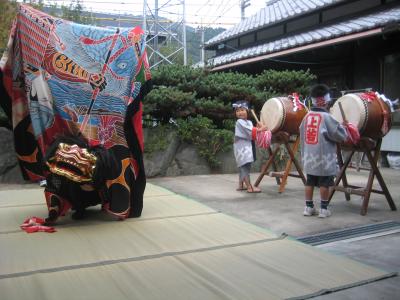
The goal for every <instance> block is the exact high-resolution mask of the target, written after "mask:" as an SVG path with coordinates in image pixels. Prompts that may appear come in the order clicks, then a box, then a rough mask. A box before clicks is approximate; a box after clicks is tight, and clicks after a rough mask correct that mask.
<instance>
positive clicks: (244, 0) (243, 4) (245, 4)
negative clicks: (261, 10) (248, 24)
mask: <svg viewBox="0 0 400 300" xmlns="http://www.w3.org/2000/svg"><path fill="white" fill-rule="evenodd" d="M250 5H251V4H250V0H241V1H240V17H241V20H242V21H243V20H244V19H245V18H246V17H245V12H244V11H245V9H246V7H249V6H250Z"/></svg>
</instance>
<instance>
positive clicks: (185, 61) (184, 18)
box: [182, 0, 187, 66]
mask: <svg viewBox="0 0 400 300" xmlns="http://www.w3.org/2000/svg"><path fill="white" fill-rule="evenodd" d="M182 5H183V19H182V28H183V29H182V30H183V33H182V34H183V65H184V66H187V44H186V5H185V0H182Z"/></svg>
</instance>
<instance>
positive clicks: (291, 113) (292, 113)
mask: <svg viewBox="0 0 400 300" xmlns="http://www.w3.org/2000/svg"><path fill="white" fill-rule="evenodd" d="M306 114H307V108H306V107H304V106H303V105H301V107H299V108H298V109H297V110H295V106H294V103H293V100H292V99H291V98H289V97H275V98H271V99H268V100H267V101H266V102H265V103H264V105H263V107H262V109H261V113H260V119H261V122H262V123H263V124H264V125H266V126H267V128H268V129H269V130H271V131H272V132H277V131H285V132H287V133H290V134H299V127H300V124H301V121H302V120H303V118H304V116H305V115H306Z"/></svg>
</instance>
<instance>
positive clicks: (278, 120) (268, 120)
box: [260, 98, 285, 131]
mask: <svg viewBox="0 0 400 300" xmlns="http://www.w3.org/2000/svg"><path fill="white" fill-rule="evenodd" d="M284 116H285V112H284V108H283V104H282V102H281V101H280V100H279V99H278V98H271V99H269V100H267V101H266V102H265V103H264V105H263V107H262V109H261V113H260V119H261V120H260V121H261V123H263V124H264V125H266V126H267V128H268V130H271V131H276V130H278V129H279V128H280V127H281V126H282V123H283V121H284Z"/></svg>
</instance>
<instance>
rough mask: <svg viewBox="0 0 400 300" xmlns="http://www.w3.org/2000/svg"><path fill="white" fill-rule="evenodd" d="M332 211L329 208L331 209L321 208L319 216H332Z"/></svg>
mask: <svg viewBox="0 0 400 300" xmlns="http://www.w3.org/2000/svg"><path fill="white" fill-rule="evenodd" d="M331 214H332V213H331V211H330V210H329V209H323V208H321V209H320V210H319V215H318V218H327V217H330V216H331Z"/></svg>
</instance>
